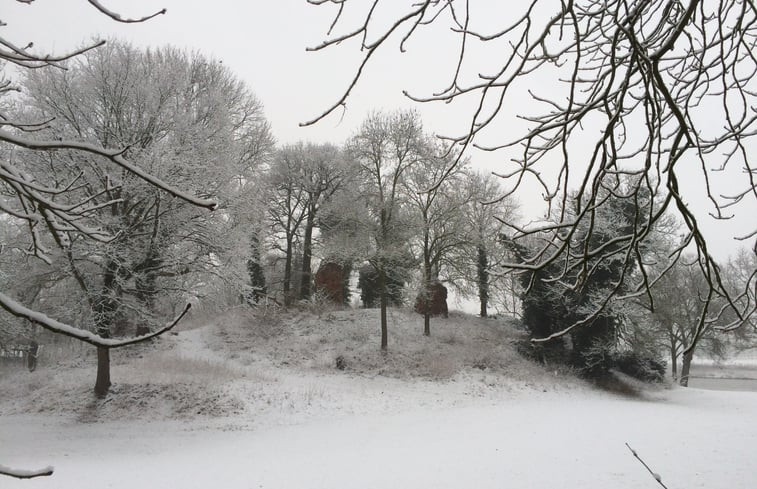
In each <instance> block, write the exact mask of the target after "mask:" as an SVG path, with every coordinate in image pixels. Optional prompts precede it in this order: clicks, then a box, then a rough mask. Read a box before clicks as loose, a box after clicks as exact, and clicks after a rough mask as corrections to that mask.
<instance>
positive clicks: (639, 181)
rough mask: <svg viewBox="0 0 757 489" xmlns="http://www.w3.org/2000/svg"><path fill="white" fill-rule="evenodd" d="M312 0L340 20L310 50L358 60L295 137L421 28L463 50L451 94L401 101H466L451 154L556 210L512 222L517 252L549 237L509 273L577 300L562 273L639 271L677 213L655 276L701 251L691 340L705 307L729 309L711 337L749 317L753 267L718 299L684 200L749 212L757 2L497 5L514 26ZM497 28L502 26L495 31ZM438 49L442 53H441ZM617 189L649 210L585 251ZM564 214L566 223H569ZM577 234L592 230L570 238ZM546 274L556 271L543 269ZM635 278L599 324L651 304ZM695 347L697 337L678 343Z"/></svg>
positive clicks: (454, 0)
mask: <svg viewBox="0 0 757 489" xmlns="http://www.w3.org/2000/svg"><path fill="white" fill-rule="evenodd" d="M309 1H310V3H312V4H315V5H331V6H332V7H333V8H334V9H335V18H334V20H333V22H332V24H331V26H330V28H329V33H328V38H327V39H326V40H325V41H324V42H322V43H321V44H319V45H318V46H316V47H314V48H313V50H319V49H326V48H330V47H333V46H336V45H350V43H348V42H347V41H354V43H355V44H352V45H357V46H359V49H360V50H361V51H362V52H363V57H362V60H361V61H360V63H359V66H358V68H357V70H356V72H355V76H354V78H353V79H351V80H349V81H348V83H347V88H346V90H345V91H344V92H343V94H342V96H340V97H339V98H338V100H336V101H335V102H334V104H333V105H331V106H329V107H328V108H327V109H326V110H325V111H324V112H323V113H322V114H321V115H319V116H318V117H316V118H314V119H313V120H311V121H308V122H306V123H305V124H312V123H315V122H317V121H318V120H320V119H322V118H323V117H325V116H327V115H328V114H330V113H331V112H333V111H335V110H337V109H338V108H340V107H343V106H345V104H346V102H347V100H348V97H349V96H350V94H351V92H352V90H353V88H354V87H355V85H356V83H357V81H358V80H359V78H360V77H361V76H362V74H363V73H364V69H365V67H366V65H367V64H368V63H369V62H370V61H371V59H372V58H373V56H374V54H375V53H376V52H377V51H378V50H379V49H381V48H389V47H391V46H392V45H393V43H396V42H398V43H399V45H400V50H401V52H405V51H406V50H407V49H408V47H409V46H410V45H411V41H414V42H415V43H416V44H415V46H416V47H417V45H418V44H419V43H422V42H424V40H426V41H428V40H430V39H434V37H433V36H426V37H421V36H419V35H418V33H419V32H420V31H422V30H430V29H435V28H436V29H440V30H443V31H445V32H450V31H451V32H452V33H453V35H456V36H457V37H458V40H459V43H458V50H457V52H456V53H449V54H448V56H449V58H450V61H451V62H452V63H451V65H452V66H453V69H452V73H451V75H450V79H451V81H450V82H449V83H446V84H443V85H442V86H441V88H440V89H439V90H435V91H434V92H433V93H432V94H431V95H429V96H416V95H411V94H407V93H406V94H407V96H408V97H409V98H410V99H412V100H414V101H418V102H452V101H460V102H461V103H463V102H464V101H465V100H474V102H473V103H472V105H471V106H470V107H471V109H470V116H469V117H468V119H467V122H466V123H465V126H464V130H463V131H461V134H460V135H459V136H454V137H450V138H449V139H450V140H451V142H453V143H457V144H458V145H460V146H461V147H462V149H463V152H462V154H466V153H467V152H469V151H471V150H473V149H476V148H477V149H479V150H483V151H490V152H494V153H497V154H500V155H501V156H502V159H503V164H502V170H501V172H500V175H501V176H502V177H503V178H504V179H505V180H506V186H507V188H509V189H510V191H513V192H514V191H515V189H517V188H518V187H520V186H521V185H523V183H524V182H525V181H528V180H530V181H531V182H533V183H535V184H536V185H538V186H540V187H541V189H542V192H543V195H544V198H545V199H546V201H547V202H548V204H549V205H550V207H551V208H554V209H556V210H557V213H556V214H552V216H554V219H552V220H547V221H542V222H540V223H539V224H538V225H534V226H530V227H518V226H517V225H516V224H515V223H509V224H512V225H513V226H514V229H515V232H514V237H515V238H516V239H522V238H524V237H528V236H530V235H534V234H537V233H538V235H539V236H544V233H547V234H548V235H549V239H547V240H546V241H544V242H543V245H542V246H541V247H540V248H539V249H538V250H535V251H534V252H533V253H532V254H531V255H530V256H528V257H524V260H523V261H522V262H520V263H511V264H510V265H511V267H512V268H513V269H514V270H520V271H523V272H526V273H535V272H537V271H544V272H547V271H548V270H553V271H554V272H551V273H546V275H545V274H541V275H542V277H541V280H548V281H553V282H554V281H560V280H563V279H566V278H567V277H569V276H572V277H574V279H573V280H571V282H570V283H569V284H568V285H569V287H570V288H571V289H573V290H576V291H578V290H580V289H581V288H582V287H583V286H584V282H583V280H584V279H586V277H587V274H585V273H577V274H570V275H566V274H565V273H564V271H570V270H574V269H577V268H578V269H580V268H586V267H589V266H590V263H591V262H592V261H593V262H594V263H596V262H597V260H598V261H600V262H601V261H605V260H611V259H616V258H620V259H622V260H624V261H626V262H627V263H628V265H629V266H630V264H631V263H632V262H633V261H634V260H636V261H638V262H640V263H643V260H640V259H638V258H639V256H640V255H641V253H642V248H643V244H644V242H645V241H646V240H647V239H649V235H650V232H651V230H652V229H653V227H654V224H655V222H657V221H658V220H660V219H662V217H663V216H665V215H666V214H667V213H673V214H676V215H677V216H678V217H679V218H680V220H681V221H682V222H683V223H684V225H685V229H686V236H685V239H684V240H683V242H682V243H681V245H680V247H679V248H678V249H677V250H675V251H674V252H673V254H672V255H671V257H670V260H669V262H670V263H669V266H668V267H667V268H663V272H664V271H665V270H667V269H669V267H670V266H672V263H673V262H675V261H677V260H678V259H679V257H680V255H681V252H682V250H683V249H684V248H687V247H690V248H691V249H694V250H696V256H697V263H698V266H699V267H700V269H701V271H702V275H703V276H704V278H705V281H706V284H707V288H708V291H707V293H706V294H705V296H704V298H703V302H702V305H701V309H700V312H701V314H700V316H699V321H698V324H697V328H698V330H700V331H701V330H704V329H705V328H707V327H709V325H711V324H714V322H716V321H717V320H718V318H719V317H720V316H722V313H723V312H724V309H723V308H722V307H721V308H714V307H712V306H713V303H714V302H713V301H715V299H716V298H718V297H722V298H723V299H724V300H725V303H726V307H725V308H726V309H730V310H731V311H733V319H732V321H730V322H729V323H728V324H726V325H724V326H722V327H721V329H725V330H730V329H734V328H738V327H739V326H740V325H742V324H744V323H745V322H746V321H747V320H748V319H749V317H750V316H752V315H754V313H755V303H754V301H753V300H752V301H741V300H739V298H746V297H749V291H750V289H751V288H753V287H754V286H755V285H754V284H755V281H757V270H754V269H753V270H751V272H750V274H749V275H748V277H747V280H746V282H745V283H743V284H742V288H741V292H739V293H738V294H736V295H734V294H733V293H731V292H729V291H728V290H727V289H726V287H725V286H724V284H723V280H722V276H721V271H720V268H719V266H718V264H717V263H716V260H715V259H714V258H713V255H712V252H711V242H710V241H709V240H708V239H707V237H706V236H705V234H704V233H703V231H702V225H701V224H702V220H703V219H705V218H706V216H703V212H702V211H698V210H696V208H695V207H693V206H692V205H691V204H690V201H691V198H690V196H691V195H695V196H701V197H705V198H706V199H707V205H708V206H709V209H710V210H711V212H710V214H711V215H712V216H713V217H714V218H716V219H723V220H725V219H729V218H731V217H732V215H734V214H735V213H737V212H739V211H741V212H743V211H744V209H745V208H746V207H747V206H749V205H754V203H755V202H757V168H756V167H755V166H754V164H753V163H752V162H751V160H750V152H751V150H750V148H753V141H754V135H755V131H754V125H755V121H756V120H757V115H755V112H754V110H753V109H752V108H753V106H754V105H755V98H756V97H757V95H755V94H756V93H757V90H755V88H756V87H755V84H757V78H755V76H754V75H755V72H757V60H756V59H755V57H754V54H753V51H754V49H753V46H754V43H755V39H756V38H757V22H756V21H757V7H755V5H754V4H753V3H752V2H747V1H742V0H717V1H712V2H705V1H703V0H687V1H685V2H680V1H672V0H633V1H630V2H629V1H599V0H581V1H569V2H565V1H563V2H558V3H555V2H547V1H546V0H532V1H530V2H528V3H523V4H518V5H517V6H515V5H513V4H508V7H507V8H508V13H509V15H508V16H507V17H505V18H503V16H502V12H501V9H502V6H501V4H497V3H488V5H487V2H475V1H471V0H422V1H419V2H413V3H409V4H408V3H401V4H399V3H396V2H389V1H384V2H382V1H381V0H376V1H375V2H373V3H372V4H371V5H370V7H368V8H363V9H362V10H361V9H360V8H361V7H366V6H365V5H362V6H361V5H357V4H355V3H354V2H343V1H341V0H309ZM498 18H502V19H503V20H502V21H501V22H500V23H499V24H498V25H492V24H493V22H492V20H493V19H498ZM355 19H358V20H357V21H355ZM387 19H390V20H387ZM348 22H356V23H355V24H353V25H345V24H346V23H348ZM494 23H495V24H496V21H495V22H494ZM431 42H433V41H431ZM394 45H396V44H394ZM434 52H435V55H436V56H439V51H438V48H435V50H434ZM482 64H483V65H484V66H482ZM548 80H555V81H556V82H555V83H549V82H548ZM545 84H546V85H547V86H544V85H545ZM539 86H544V89H543V90H539V89H538V87H539ZM523 87H527V88H526V89H523ZM525 97H530V99H531V101H532V104H531V105H530V106H529V107H528V108H527V109H523V110H521V111H520V113H518V114H516V115H517V118H515V119H514V120H515V121H516V122H517V121H520V122H521V124H519V125H513V126H512V127H509V131H508V134H513V136H512V137H510V138H507V139H506V138H503V137H502V136H501V132H500V131H499V130H498V128H500V127H501V124H502V123H503V122H504V123H508V122H509V121H510V120H512V119H513V118H511V119H508V115H509V114H508V111H509V107H512V106H516V107H517V106H518V104H519V100H520V99H523V98H525ZM714 121H718V122H716V123H714ZM720 171H722V172H726V173H730V174H731V175H738V174H739V172H740V174H741V180H740V183H739V184H738V185H736V186H734V187H729V188H724V187H723V186H722V184H718V183H717V182H718V180H717V179H716V177H715V173H716V172H720ZM694 173H696V174H698V175H697V177H696V181H697V183H691V184H688V185H689V186H690V187H692V186H695V188H694V190H693V191H692V190H689V191H688V192H687V191H686V183H685V182H684V181H683V179H682V177H683V176H684V175H685V176H686V177H687V179H691V175H692V174H694ZM618 175H631V176H633V177H635V179H634V181H635V184H634V185H633V186H632V187H631V188H628V189H623V188H622V186H621V183H620V179H619V178H618ZM620 192H630V193H629V194H628V195H626V197H627V198H628V199H629V200H632V201H633V200H634V196H635V195H642V194H648V195H650V196H651V198H649V199H646V198H645V199H639V200H638V202H637V203H636V213H637V215H638V216H639V219H636V220H635V224H634V226H633V229H631V231H630V232H628V233H626V234H624V235H622V236H616V237H614V238H613V244H612V246H610V247H608V246H606V243H605V241H604V240H598V239H595V237H594V233H593V229H594V219H595V217H596V215H597V209H598V208H600V207H601V206H603V205H604V204H605V202H606V198H605V197H603V196H607V195H609V194H612V193H620ZM568 200H571V201H573V203H572V204H571V205H568ZM568 208H570V209H575V212H572V213H571V215H567V214H566V213H565V212H564V210H565V209H568ZM547 215H550V213H549V212H548V213H547ZM748 226H749V227H748V228H747V229H745V230H744V231H743V233H742V235H741V236H738V239H741V240H745V241H746V240H750V241H754V240H755V239H756V238H757V226H755V225H754V223H751V224H749V225H748ZM579 228H581V229H584V230H588V232H583V233H581V235H580V236H577V235H576V231H577V230H578V229H579ZM576 238H579V239H578V242H577V239H576ZM754 252H755V253H757V242H756V243H755V245H754ZM556 262H560V265H559V266H555V267H552V266H551V265H553V264H555V263H556ZM642 267H643V270H642V273H640V274H638V277H640V279H639V280H638V281H637V282H635V283H632V284H620V283H617V284H615V285H614V286H613V287H610V288H609V289H608V295H607V297H606V299H605V300H603V301H600V302H599V307H598V308H597V310H596V311H595V315H599V314H601V312H602V309H603V308H604V307H605V306H606V305H607V304H609V302H610V301H611V300H612V298H613V297H616V296H624V295H625V296H629V295H631V296H634V295H636V296H639V295H647V296H650V295H651V294H650V287H651V285H652V284H653V283H654V281H655V280H657V278H658V277H656V276H654V275H653V274H652V270H648V269H646V268H644V266H643V265H642ZM622 290H625V291H630V292H621V291H622ZM584 319H585V320H582V321H579V322H576V323H574V324H572V325H570V326H568V327H566V328H565V329H563V330H562V331H559V332H557V333H555V334H554V335H551V336H550V338H546V339H543V340H547V339H552V338H556V337H560V336H563V335H566V334H568V333H570V331H572V330H573V329H575V328H577V327H580V326H582V325H584V324H587V323H588V322H590V321H591V319H592V318H591V317H588V318H584ZM697 337H699V335H695V338H697ZM694 348H696V340H695V341H694V342H693V343H692V344H691V345H689V349H690V350H693V349H694Z"/></svg>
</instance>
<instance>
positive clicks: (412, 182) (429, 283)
mask: <svg viewBox="0 0 757 489" xmlns="http://www.w3.org/2000/svg"><path fill="white" fill-rule="evenodd" d="M424 153H425V154H423V156H422V157H421V158H420V159H419V160H418V162H417V163H416V164H414V165H413V166H411V167H410V168H408V169H407V171H406V173H405V177H404V178H403V179H402V185H403V187H404V192H405V194H406V196H407V197H406V198H407V200H408V203H409V206H410V209H411V212H412V213H413V214H414V216H415V222H414V226H413V227H414V228H415V230H416V232H415V236H414V237H413V239H412V242H413V244H414V248H415V249H416V250H417V251H416V253H415V254H416V255H417V256H418V257H419V260H418V261H420V263H421V266H422V274H423V276H422V278H421V291H420V297H421V298H422V304H423V334H424V335H426V336H430V335H431V302H432V290H433V288H434V285H435V284H437V283H439V278H440V274H441V273H442V270H443V269H444V271H445V272H446V271H447V270H446V268H447V267H446V265H447V263H448V260H449V258H450V256H451V255H452V254H453V252H455V251H456V250H459V249H461V248H462V247H463V246H464V245H466V244H467V243H469V242H470V236H469V235H468V233H466V228H465V220H464V215H463V213H464V212H465V209H466V205H467V203H468V202H469V201H470V200H471V198H472V196H471V195H470V194H469V193H467V192H466V190H467V189H465V188H464V184H463V182H464V180H463V170H464V168H463V166H462V165H459V166H458V167H457V168H456V171H454V172H452V173H450V174H449V175H447V176H446V178H442V176H443V174H444V172H446V171H447V168H448V167H449V163H450V161H451V160H453V159H454V157H455V156H454V154H449V153H448V152H447V151H446V150H445V148H443V147H442V146H441V145H435V144H434V142H433V141H432V140H428V141H426V147H425V148H424ZM460 187H463V191H460Z"/></svg>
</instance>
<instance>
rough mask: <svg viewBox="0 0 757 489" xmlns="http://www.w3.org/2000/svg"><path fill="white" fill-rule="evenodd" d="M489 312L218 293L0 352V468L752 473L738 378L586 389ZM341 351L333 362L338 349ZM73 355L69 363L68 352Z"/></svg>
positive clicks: (300, 479)
mask: <svg viewBox="0 0 757 489" xmlns="http://www.w3.org/2000/svg"><path fill="white" fill-rule="evenodd" d="M519 339H520V333H519V332H518V331H516V330H515V329H514V327H513V326H512V325H510V324H507V323H505V322H501V321H496V320H481V319H477V318H473V317H470V316H453V317H452V318H450V319H447V320H441V319H440V320H435V321H434V322H433V323H432V337H431V338H425V337H423V336H422V335H421V320H420V318H419V317H418V316H416V315H414V314H412V313H411V312H407V311H393V312H392V314H391V316H390V351H389V352H388V353H386V354H382V353H380V352H379V351H378V316H377V312H376V311H370V310H369V311H365V310H345V311H330V312H318V311H308V310H296V311H290V312H287V313H280V314H262V313H258V314H254V315H250V314H249V313H248V312H246V311H244V310H236V311H231V312H229V313H227V314H224V315H222V316H219V317H214V318H212V319H211V320H209V321H204V320H203V321H200V320H198V321H196V323H195V324H191V323H190V324H187V325H185V326H184V328H183V329H182V330H180V331H179V333H178V334H177V335H172V336H167V337H165V338H163V339H161V340H160V341H158V342H155V343H154V344H152V345H147V346H144V347H140V348H137V349H134V350H130V351H119V352H114V363H115V365H114V367H113V373H112V376H113V380H114V383H115V384H114V388H113V392H112V394H111V395H109V396H108V397H107V398H105V399H103V400H94V399H93V397H92V395H91V384H92V382H93V379H94V370H93V368H92V367H90V366H86V365H87V364H88V363H89V362H92V361H93V359H92V358H86V357H85V358H82V359H80V361H77V362H73V363H71V362H67V363H66V365H67V366H65V367H62V366H58V367H55V366H52V365H49V364H48V365H45V364H44V362H43V364H42V366H41V367H40V369H39V370H38V371H36V372H34V373H28V372H25V371H23V370H15V371H10V370H8V369H5V370H3V371H2V373H3V376H2V379H0V392H3V396H2V401H0V414H2V416H0V463H2V464H3V465H6V466H11V467H17V468H26V469H33V468H38V467H42V466H45V465H48V464H51V465H54V466H55V468H56V472H55V474H54V475H53V477H51V478H44V479H35V480H32V481H16V480H11V479H0V487H3V488H6V487H8V488H17V487H23V488H57V489H69V488H70V489H73V488H76V489H80V488H95V487H97V488H100V487H112V488H129V489H131V488H135V487H145V488H175V487H181V488H203V489H205V488H208V487H224V488H229V489H232V488H258V487H269V488H284V489H289V488H350V487H359V488H387V487H397V488H400V487H401V488H426V487H428V488H445V487H449V488H460V487H466V488H468V487H470V488H490V487H491V488H507V487H515V488H521V487H523V488H526V487H527V488H545V489H546V488H549V489H553V488H561V487H565V488H574V487H581V488H585V489H594V488H597V489H599V488H602V489H606V488H648V487H649V488H651V487H656V482H655V481H654V479H652V477H651V476H650V475H649V474H648V473H647V472H646V471H645V469H644V468H643V467H642V466H641V465H640V464H639V463H638V462H637V461H636V460H635V459H634V458H633V456H632V455H631V453H630V452H629V451H628V449H627V448H626V446H625V443H629V444H630V445H631V446H632V447H633V448H635V449H636V450H638V452H639V454H640V455H641V456H642V457H644V458H645V460H646V461H647V462H648V463H649V464H650V465H651V466H652V467H653V468H654V469H655V470H656V471H658V472H659V473H660V474H661V475H662V477H663V480H664V481H665V482H666V483H667V484H668V487H671V488H673V487H687V488H697V487H702V488H712V487H738V488H752V487H757V471H755V470H754V467H753V463H752V462H753V461H752V458H753V457H752V455H753V450H752V447H754V446H755V443H757V427H756V426H755V425H754V423H751V419H752V418H753V417H754V415H755V414H757V394H756V393H727V392H725V393H721V392H709V391H700V390H696V389H688V390H687V389H681V388H666V387H658V388H647V389H645V390H644V392H643V393H642V395H641V396H640V397H619V396H616V395H612V394H608V393H604V392H600V391H597V390H595V389H593V388H592V387H591V386H589V385H588V384H585V383H584V382H582V381H580V380H578V379H576V378H575V377H574V376H572V375H571V374H570V373H569V372H566V371H561V370H557V371H555V370H554V369H549V368H545V367H543V366H539V365H536V364H533V363H532V362H529V361H527V360H525V359H523V358H522V357H521V356H520V355H518V354H517V353H516V351H515V348H514V346H513V342H515V341H518V340H519ZM337 357H342V359H343V362H341V364H342V365H343V366H344V369H337V368H336V358H337ZM82 365H84V366H82Z"/></svg>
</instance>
